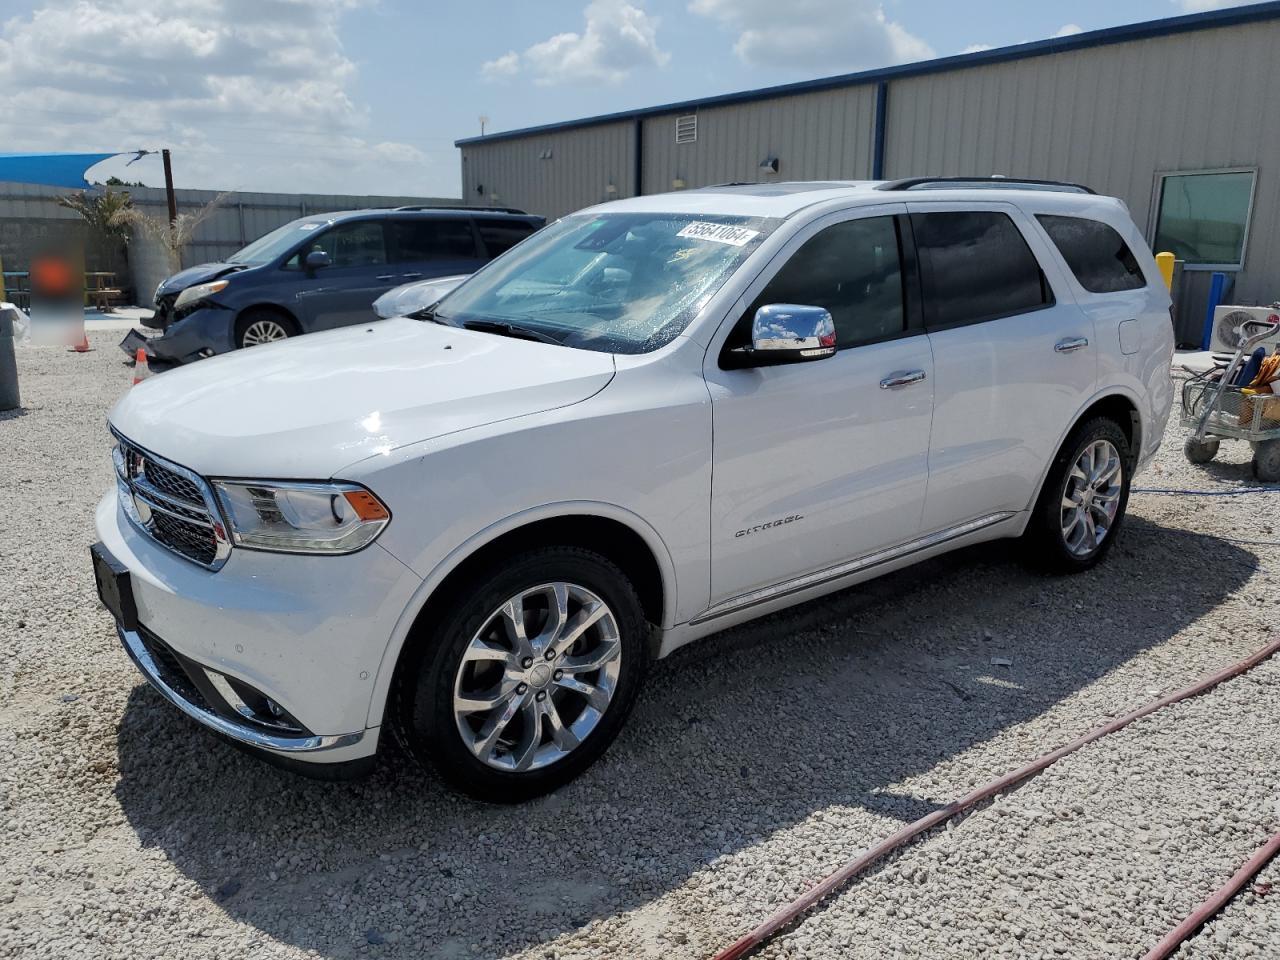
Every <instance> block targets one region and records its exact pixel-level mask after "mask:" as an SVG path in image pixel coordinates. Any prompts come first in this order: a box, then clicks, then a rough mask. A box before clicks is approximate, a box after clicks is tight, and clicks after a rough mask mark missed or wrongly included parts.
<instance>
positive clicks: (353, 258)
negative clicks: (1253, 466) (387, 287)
mask: <svg viewBox="0 0 1280 960" xmlns="http://www.w3.org/2000/svg"><path fill="white" fill-rule="evenodd" d="M313 250H323V251H324V252H325V253H327V254H329V263H330V265H331V266H334V267H379V266H382V265H383V264H384V263H386V262H387V248H386V244H385V242H384V240H383V237H382V221H381V220H355V221H352V222H350V223H340V224H338V225H337V226H336V227H330V228H329V229H328V230H326V231H325V232H324V233H322V234H320V235H319V236H318V237H316V238H315V239H313V240H308V241H307V242H306V243H304V244H303V245H302V246H301V248H299V250H298V252H297V253H295V254H294V255H293V256H292V257H290V258H289V259H288V260H287V261H286V262H285V264H284V267H285V269H286V270H298V269H301V266H302V264H303V262H304V261H305V260H306V258H307V254H309V253H311V252H312V251H313Z"/></svg>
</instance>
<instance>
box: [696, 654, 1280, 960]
mask: <svg viewBox="0 0 1280 960" xmlns="http://www.w3.org/2000/svg"><path fill="white" fill-rule="evenodd" d="M1277 651H1280V639H1276V640H1273V641H1272V642H1271V643H1269V644H1267V645H1266V646H1265V647H1263V648H1262V649H1261V650H1259V651H1257V652H1256V653H1253V654H1250V655H1249V656H1248V657H1246V658H1245V659H1243V660H1241V661H1239V662H1237V663H1234V664H1232V665H1231V666H1229V667H1225V668H1223V669H1222V670H1219V671H1218V672H1217V673H1215V674H1213V675H1212V676H1208V677H1205V678H1203V679H1201V680H1199V681H1197V682H1196V683H1194V684H1192V685H1191V686H1189V687H1184V688H1183V689H1181V690H1178V691H1177V692H1175V693H1171V694H1168V695H1167V696H1164V697H1161V698H1160V699H1159V700H1156V701H1154V702H1152V703H1149V704H1147V705H1146V706H1145V707H1139V708H1138V709H1137V710H1134V711H1132V712H1131V713H1126V714H1125V715H1124V716H1123V717H1118V718H1117V719H1115V720H1112V721H1111V722H1110V723H1107V724H1104V725H1103V726H1101V727H1098V728H1097V729H1096V730H1094V731H1092V732H1091V733H1086V734H1085V735H1084V736H1082V737H1078V738H1077V739H1075V740H1072V741H1071V742H1070V743H1068V744H1066V745H1065V746H1062V747H1059V748H1058V749H1057V750H1054V751H1051V752H1050V753H1046V754H1045V755H1044V756H1042V757H1040V758H1039V759H1037V760H1033V761H1032V762H1031V763H1028V764H1027V765H1026V766H1024V767H1021V768H1019V769H1017V770H1015V771H1013V772H1012V773H1007V774H1005V775H1004V776H1003V777H1000V778H999V779H996V780H992V781H990V782H989V783H987V784H985V785H983V786H981V787H979V788H978V789H976V790H974V791H973V792H972V793H970V794H969V795H968V796H966V797H963V798H962V799H960V800H957V801H956V802H954V803H950V804H948V805H947V806H945V807H943V808H942V809H941V810H935V811H934V812H933V813H931V814H929V815H928V816H926V817H921V818H920V819H919V820H917V821H916V822H915V823H912V824H908V825H907V826H905V827H903V828H902V829H901V830H899V831H898V832H897V833H895V834H893V835H892V836H890V837H888V838H887V839H885V840H882V841H881V842H880V843H878V844H876V845H875V846H874V847H871V848H870V849H869V850H867V851H865V852H864V853H862V854H861V855H860V856H858V857H855V858H854V859H853V860H850V861H849V862H848V863H846V864H845V865H844V866H842V867H840V868H839V869H837V870H836V871H835V872H834V873H831V874H829V875H828V876H827V877H825V878H824V879H823V880H821V881H820V882H819V883H818V884H817V885H815V886H813V887H810V888H809V889H808V890H807V891H805V892H804V893H802V894H801V895H800V896H799V897H797V898H796V899H795V900H793V901H791V903H789V904H787V905H786V906H785V907H783V908H782V909H781V910H779V911H777V912H776V913H774V914H773V915H772V916H771V917H769V918H768V919H767V920H765V921H764V922H763V923H762V924H760V925H759V926H758V927H756V928H755V929H754V930H752V931H751V932H750V933H748V934H746V935H745V936H743V937H742V938H741V939H739V940H738V941H737V942H735V943H733V944H732V945H731V946H728V947H726V948H725V949H723V950H721V951H720V952H719V953H717V954H716V955H715V956H714V957H713V958H712V960H738V958H740V957H745V956H746V955H747V954H748V953H750V952H751V951H753V950H755V949H756V948H757V947H759V946H761V945H762V944H763V943H765V941H767V940H769V939H771V938H772V937H774V936H776V935H777V934H778V933H779V932H780V931H782V930H784V929H785V928H786V927H788V926H790V925H791V924H792V923H793V922H795V920H796V919H797V918H798V917H799V916H800V915H801V914H803V913H804V912H806V911H807V910H809V909H810V908H811V907H813V906H814V905H815V904H817V903H818V902H820V901H822V900H824V899H826V898H827V897H828V896H829V895H831V894H832V893H834V892H835V891H836V890H838V889H839V888H840V887H842V886H844V885H845V884H846V883H848V882H849V881H850V880H852V879H853V878H854V877H855V876H857V875H858V874H859V873H861V872H862V871H864V870H866V869H867V867H869V866H871V865H872V864H873V863H875V862H876V861H878V860H881V859H882V858H884V857H885V856H887V855H888V854H890V853H892V852H893V851H894V850H896V849H898V848H899V847H901V846H903V845H905V844H906V843H908V842H909V841H911V840H914V839H915V838H916V837H918V836H920V834H922V833H925V832H926V831H928V830H932V829H933V828H934V827H937V826H940V825H942V824H943V823H945V822H946V821H948V820H950V819H951V818H952V817H954V816H955V815H956V814H958V813H962V812H964V811H965V810H967V809H969V808H970V807H973V806H975V805H977V804H979V803H981V802H982V801H983V800H987V799H990V798H991V797H994V796H995V795H996V794H998V793H1001V792H1003V791H1005V790H1008V789H1009V788H1010V787H1013V786H1016V785H1017V784H1019V783H1021V782H1022V781H1024V780H1026V779H1028V778H1029V777H1032V776H1034V775H1035V774H1037V773H1040V772H1041V771H1042V770H1044V769H1045V768H1046V767H1049V766H1051V765H1052V764H1054V763H1057V762H1058V761H1059V760H1061V759H1062V758H1063V757H1065V756H1067V755H1068V754H1072V753H1075V752H1076V751H1077V750H1079V749H1080V748H1081V747H1083V746H1086V745H1088V744H1090V743H1093V742H1094V741H1095V740H1100V739H1102V738H1103V737H1105V736H1107V735H1108V734H1111V733H1115V732H1116V731H1117V730H1120V729H1122V728H1124V727H1127V726H1128V725H1129V724H1131V723H1133V722H1134V721H1135V720H1141V719H1142V718H1143V717H1145V716H1147V715H1149V714H1152V713H1155V712H1156V711H1157V710H1160V709H1163V708H1164V707H1167V706H1169V705H1171V704H1174V703H1178V702H1179V701H1181V700H1187V699H1189V698H1191V697H1196V696H1199V695H1200V694H1202V693H1207V692H1208V691H1209V690H1212V689H1213V688H1214V687H1216V686H1217V685H1218V684H1220V683H1222V682H1223V681H1225V680H1230V679H1231V678H1232V677H1238V676H1239V675H1240V674H1242V673H1244V672H1245V671H1246V670H1251V669H1253V668H1254V667H1256V666H1257V665H1258V664H1259V663H1261V662H1262V661H1264V660H1266V659H1267V658H1268V657H1270V656H1272V655H1273V654H1275V653H1276V652H1277Z"/></svg>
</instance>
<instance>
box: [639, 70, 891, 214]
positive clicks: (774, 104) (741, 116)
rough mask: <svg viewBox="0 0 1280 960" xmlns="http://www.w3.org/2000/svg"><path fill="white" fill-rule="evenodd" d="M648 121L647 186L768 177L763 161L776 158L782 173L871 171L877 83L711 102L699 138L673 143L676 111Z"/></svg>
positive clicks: (800, 176)
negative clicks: (724, 103)
mask: <svg viewBox="0 0 1280 960" xmlns="http://www.w3.org/2000/svg"><path fill="white" fill-rule="evenodd" d="M677 116H680V114H675V113H673V114H669V115H664V116H660V117H648V118H646V119H645V120H644V188H645V192H646V193H664V192H666V191H668V190H671V189H674V188H673V186H672V181H673V180H683V181H684V182H685V185H686V186H687V187H701V186H707V185H709V184H715V183H735V182H742V181H755V180H764V179H766V178H768V177H769V176H771V175H770V174H768V173H766V172H765V171H762V170H761V169H760V164H761V163H762V162H764V161H765V160H766V159H769V158H771V157H774V158H777V160H778V174H777V177H776V179H779V180H821V179H834V180H858V179H864V180H865V179H866V178H868V177H870V176H871V147H872V139H873V131H874V128H875V87H874V86H862V87H846V88H845V89H843V90H828V91H823V92H820V93H810V94H806V95H804V96H800V97H776V98H774V99H772V100H762V101H758V102H755V103H739V104H732V105H729V106H722V107H706V108H703V109H701V110H698V111H697V116H698V140H697V142H696V143H676V117H677Z"/></svg>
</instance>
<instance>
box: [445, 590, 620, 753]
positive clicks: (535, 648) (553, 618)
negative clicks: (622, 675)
mask: <svg viewBox="0 0 1280 960" xmlns="http://www.w3.org/2000/svg"><path fill="white" fill-rule="evenodd" d="M621 668H622V640H621V637H620V635H619V633H618V623H617V620H616V618H615V617H614V615H613V611H611V610H610V609H609V607H608V605H607V604H606V603H605V602H604V601H603V600H601V599H600V597H598V596H597V595H596V594H594V593H592V592H591V591H590V590H588V589H586V588H585V587H583V586H580V585H578V584H573V583H564V582H555V583H545V584H541V585H539V586H535V587H530V588H529V589H527V590H522V591H520V592H519V593H517V594H516V595H515V596H513V597H511V598H509V599H508V600H507V601H506V602H505V603H503V604H502V605H501V606H500V607H498V609H496V610H494V611H493V612H492V613H490V614H489V616H488V617H486V618H485V621H484V623H483V625H482V626H481V627H480V629H479V630H477V631H476V634H475V636H474V637H472V639H471V642H470V643H469V644H468V645H467V647H466V649H465V650H464V651H463V653H462V660H461V662H460V663H459V665H458V671H457V674H456V675H455V677H454V686H453V715H454V722H455V723H456V725H457V728H458V733H459V735H460V736H461V737H462V740H463V743H464V744H465V745H466V747H467V749H469V750H470V751H471V753H472V755H473V756H474V757H476V759H478V760H480V761H481V762H482V763H484V764H485V765H487V766H490V767H493V768H495V769H498V770H504V771H507V772H515V773H525V772H528V771H531V770H538V769H541V768H543V767H547V766H550V765H551V764H553V763H556V762H557V761H559V760H563V759H564V758H565V757H567V756H568V755H569V754H571V753H572V752H573V751H574V750H576V749H577V748H578V747H579V746H580V745H581V744H582V742H583V741H584V740H586V739H587V737H589V736H590V735H591V733H592V732H593V731H594V730H595V729H596V727H598V726H599V724H600V721H601V720H602V719H603V718H604V715H605V712H606V711H607V710H608V709H609V704H610V702H611V701H612V700H613V695H614V692H615V691H616V689H617V685H618V674H619V672H620V670H621Z"/></svg>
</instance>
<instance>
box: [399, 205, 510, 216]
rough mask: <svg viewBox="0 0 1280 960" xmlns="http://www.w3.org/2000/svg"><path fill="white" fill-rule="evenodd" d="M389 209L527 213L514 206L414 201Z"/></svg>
mask: <svg viewBox="0 0 1280 960" xmlns="http://www.w3.org/2000/svg"><path fill="white" fill-rule="evenodd" d="M391 209H392V212H394V213H399V212H400V211H402V210H466V211H467V212H468V213H514V214H518V215H519V216H522V217H527V216H528V215H529V214H528V213H527V212H526V211H524V210H519V209H517V208H516V207H474V206H463V205H461V204H456V203H455V204H448V203H416V204H412V205H411V206H407V207H392V208H391Z"/></svg>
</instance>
